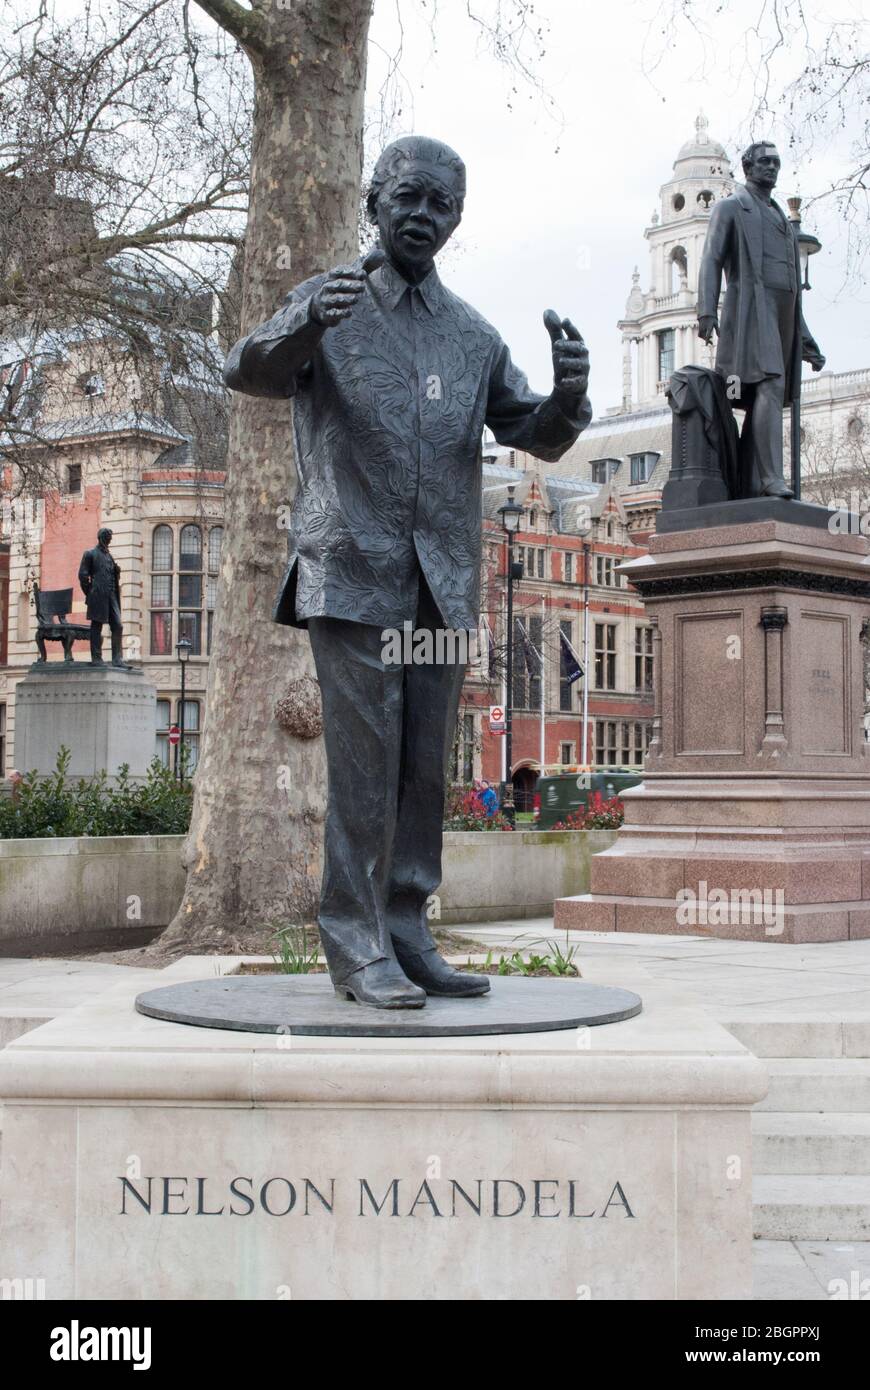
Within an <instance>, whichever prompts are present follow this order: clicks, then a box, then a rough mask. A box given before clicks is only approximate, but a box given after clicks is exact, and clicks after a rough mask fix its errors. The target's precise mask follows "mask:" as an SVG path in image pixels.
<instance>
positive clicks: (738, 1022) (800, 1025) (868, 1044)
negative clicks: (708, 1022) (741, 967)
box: [719, 1009, 870, 1058]
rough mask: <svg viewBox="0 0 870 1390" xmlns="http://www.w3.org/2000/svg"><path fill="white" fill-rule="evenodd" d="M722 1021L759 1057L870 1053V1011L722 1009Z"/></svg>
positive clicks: (863, 1055) (865, 1055)
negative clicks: (794, 1014)
mask: <svg viewBox="0 0 870 1390" xmlns="http://www.w3.org/2000/svg"><path fill="white" fill-rule="evenodd" d="M719 1022H720V1023H721V1024H722V1026H723V1027H724V1028H727V1029H728V1031H729V1033H733V1035H734V1037H735V1038H737V1039H738V1041H739V1042H742V1043H743V1045H744V1047H748V1048H749V1050H750V1052H754V1053H755V1055H756V1057H804V1058H811V1057H870V1014H866V1013H842V1014H838V1016H837V1017H833V1016H832V1015H831V1014H801V1015H800V1016H797V1017H794V1018H792V1017H789V1016H782V1015H780V1016H779V1017H777V1016H776V1015H772V1016H770V1017H768V1018H759V1017H758V1016H757V1014H755V1013H754V1012H752V1011H751V1010H747V1011H746V1013H745V1014H743V1015H742V1016H741V1011H740V1010H739V1009H731V1010H729V1011H728V1012H727V1013H720V1015H719Z"/></svg>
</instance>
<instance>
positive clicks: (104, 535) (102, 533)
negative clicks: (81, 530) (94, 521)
mask: <svg viewBox="0 0 870 1390" xmlns="http://www.w3.org/2000/svg"><path fill="white" fill-rule="evenodd" d="M111 539H112V533H111V531H110V530H109V528H108V526H101V527H100V529H99V531H98V532H97V540H98V541H99V543H100V545H108V544H109V541H110V540H111Z"/></svg>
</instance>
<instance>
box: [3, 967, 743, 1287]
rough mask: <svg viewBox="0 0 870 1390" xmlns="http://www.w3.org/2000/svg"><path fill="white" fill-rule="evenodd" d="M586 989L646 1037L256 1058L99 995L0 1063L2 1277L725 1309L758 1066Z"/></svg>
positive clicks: (122, 992)
mask: <svg viewBox="0 0 870 1390" xmlns="http://www.w3.org/2000/svg"><path fill="white" fill-rule="evenodd" d="M213 964H214V966H215V972H216V976H215V977H217V974H218V973H219V972H220V971H221V970H224V971H226V970H229V969H230V968H232V967H233V965H234V964H235V962H233V961H232V960H228V959H224V960H223V961H216V962H213ZM202 974H203V961H202V958H201V957H200V958H195V957H194V958H187V959H186V960H184V961H181V962H179V963H178V965H176V966H173V967H172V968H171V969H169V970H167V971H165V972H164V974H163V979H164V980H165V982H166V983H167V984H171V983H173V982H174V983H179V984H180V983H183V982H184V981H190V980H196V979H197V978H202ZM252 982H253V983H255V982H256V980H255V979H254V978H253V977H252ZM584 982H586V983H598V984H605V985H614V984H618V985H619V986H620V987H626V988H629V989H631V990H633V991H635V992H636V993H638V994H640V995H642V996H643V1001H644V1011H643V1012H642V1013H640V1014H638V1015H637V1016H636V1017H633V1018H630V1019H628V1020H626V1021H624V1022H620V1023H613V1024H608V1025H604V1026H601V1027H595V1028H588V1029H587V1028H581V1029H579V1030H578V1029H569V1030H562V1031H558V1032H545V1033H518V1034H512V1035H501V1036H495V1037H441V1038H376V1037H365V1038H360V1037H355V1038H342V1037H295V1036H291V1035H284V1036H280V1035H279V1036H275V1035H271V1036H269V1035H266V1034H262V1033H247V1032H228V1031H223V1030H220V1029H214V1028H193V1027H190V1026H187V1025H184V1024H180V1023H169V1022H160V1021H157V1020H155V1019H153V1018H148V1017H145V1016H143V1015H142V1014H140V1013H137V1012H136V1011H135V1009H134V999H135V996H136V994H137V993H138V990H139V988H141V986H137V985H136V984H134V983H122V984H120V985H118V986H116V987H115V988H114V989H112V990H111V991H108V992H107V993H106V994H104V995H101V996H100V997H99V998H98V999H97V1000H96V1001H94V1002H93V1003H91V1004H88V1005H84V1006H82V1007H81V1008H79V1009H76V1010H73V1011H71V1012H70V1013H68V1014H67V1015H66V1016H65V1017H63V1018H57V1019H55V1020H53V1021H52V1022H51V1023H48V1024H45V1025H44V1026H43V1027H40V1028H36V1029H34V1030H32V1031H31V1032H29V1033H27V1034H25V1035H24V1036H22V1037H20V1038H18V1039H16V1040H15V1041H14V1042H13V1043H12V1044H11V1045H10V1046H9V1047H7V1048H5V1049H3V1050H2V1051H0V1101H2V1104H3V1107H4V1121H3V1165H2V1175H0V1277H4V1276H11V1275H13V1274H18V1275H26V1276H27V1277H29V1278H32V1279H44V1280H45V1296H46V1298H47V1299H64V1298H76V1299H96V1298H113V1299H185V1300H190V1299H258V1300H259V1299H265V1300H283V1299H302V1300H310V1299H324V1300H369V1301H401V1300H421V1301H422V1300H426V1301H430V1300H433V1299H437V1300H439V1301H451V1300H523V1301H525V1300H539V1299H540V1300H548V1301H551V1300H554V1299H558V1300H568V1301H571V1302H574V1301H577V1300H581V1301H585V1300H588V1299H591V1300H596V1299H607V1298H616V1299H651V1298H664V1299H720V1298H748V1297H749V1296H750V1289H751V1270H750V1264H751V1251H752V1225H751V1220H752V1210H751V1171H750V1170H751V1161H750V1152H751V1144H750V1109H751V1107H752V1105H753V1104H754V1103H755V1102H757V1101H758V1100H760V1099H761V1098H762V1097H763V1095H764V1094H765V1091H766V1085H767V1081H766V1073H765V1070H764V1068H763V1066H762V1064H761V1063H760V1062H759V1061H758V1060H757V1059H756V1058H755V1057H753V1056H752V1055H751V1053H749V1052H748V1051H747V1050H746V1049H745V1048H744V1047H743V1046H742V1045H741V1044H740V1043H739V1042H738V1041H737V1040H736V1039H735V1038H734V1037H733V1036H732V1035H730V1034H729V1033H727V1032H725V1030H724V1029H723V1028H721V1027H720V1026H719V1025H718V1024H717V1023H715V1022H714V1021H713V1020H712V1019H710V1018H708V1017H707V1015H706V1014H705V1013H704V1011H703V1010H702V1008H701V1006H700V1004H699V1003H698V1001H695V1000H693V999H692V997H691V996H687V995H686V994H685V993H684V992H682V991H681V990H679V989H674V987H673V986H671V985H669V984H666V983H662V982H660V981H657V980H653V979H650V978H648V977H647V976H646V975H644V974H643V973H642V972H641V971H639V970H638V969H637V967H636V966H635V967H628V968H626V967H623V965H622V963H621V962H620V964H619V967H617V966H616V965H615V964H614V963H613V962H611V966H610V969H605V968H603V967H602V966H600V965H597V966H596V967H595V968H591V969H587V968H584ZM517 983H521V982H517ZM530 983H535V982H530ZM553 988H555V989H557V990H559V991H563V992H564V991H565V990H567V989H570V982H566V981H555V982H553Z"/></svg>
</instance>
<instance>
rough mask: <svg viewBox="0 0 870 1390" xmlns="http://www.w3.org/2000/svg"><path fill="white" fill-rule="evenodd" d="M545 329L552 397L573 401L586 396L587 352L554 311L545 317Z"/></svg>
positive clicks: (564, 321) (571, 326)
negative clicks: (550, 356)
mask: <svg viewBox="0 0 870 1390" xmlns="http://www.w3.org/2000/svg"><path fill="white" fill-rule="evenodd" d="M544 327H545V328H546V330H547V332H548V333H549V335H550V341H551V343H552V345H553V394H554V395H557V396H562V397H564V398H565V399H566V400H567V399H569V398H570V400H571V401H572V402H573V401H575V400H577V399H578V398H579V397H580V396H585V395H586V390H587V387H588V385H589V352H588V350H587V347H586V344H585V343H584V341H583V339H582V338H581V336H580V334H579V333H578V331H577V329H576V328H575V327H574V325H573V323H572V322H571V320H570V319H560V318H559V315H558V314H557V313H556V311H555V309H548V310H547V311H546V313H545V314H544Z"/></svg>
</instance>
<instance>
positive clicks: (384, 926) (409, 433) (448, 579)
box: [224, 136, 592, 1009]
mask: <svg viewBox="0 0 870 1390" xmlns="http://www.w3.org/2000/svg"><path fill="white" fill-rule="evenodd" d="M464 199H465V165H464V164H463V162H462V160H461V159H460V158H459V156H458V155H457V154H456V153H455V152H454V151H453V150H451V149H450V148H449V147H448V146H447V145H444V144H442V143H441V142H440V141H438V140H430V139H425V138H423V137H417V136H409V137H406V138H404V139H402V140H397V141H396V142H395V143H394V144H392V145H390V146H389V147H388V148H387V149H386V150H384V152H383V154H382V155H381V157H380V159H379V160H378V162H377V165H376V167H375V171H374V177H373V180H372V185H371V188H370V190H369V195H368V200H367V209H368V214H369V218H370V219H371V221H372V223H373V224H375V225H376V226H377V229H378V235H379V242H380V248H379V251H378V253H377V255H370V256H368V257H366V258H365V259H363V260H361V261H357V262H356V263H354V264H352V265H344V266H337V267H336V268H335V269H333V270H330V271H328V272H327V273H325V274H323V273H321V274H319V275H315V276H313V277H312V278H311V279H310V280H307V281H305V282H304V283H303V284H301V285H297V287H296V288H295V289H294V290H292V291H291V293H290V294H289V295H288V296H287V299H286V300H285V302H284V304H283V305H282V307H281V308H280V309H279V310H278V312H277V313H276V314H275V315H274V317H273V318H271V319H270V320H269V321H268V322H267V323H264V324H261V325H260V326H259V327H258V328H255V329H254V331H253V332H252V333H250V334H249V335H248V336H247V337H246V338H243V339H242V340H241V341H240V342H238V343H237V344H236V345H235V347H234V348H233V349H232V351H231V352H230V354H229V357H228V359H227V364H226V368H225V372H224V377H225V380H226V383H227V385H228V386H229V387H230V388H231V389H232V390H234V391H246V392H248V393H249V394H251V395H255V396H276V397H278V398H281V397H283V398H285V399H289V398H291V397H292V398H293V401H294V409H293V429H294V433H295V445H296V462H297V466H298V474H299V488H298V492H297V495H296V498H295V501H294V506H293V516H292V529H291V532H290V537H289V542H290V544H289V556H288V564H287V571H286V574H285V576H284V580H283V583H282V585H281V590H280V594H279V597H278V602H277V606H276V612H275V617H276V620H277V621H278V622H279V623H286V624H288V625H290V626H294V627H307V629H308V633H309V636H310V639H311V645H312V649H313V653H314V661H315V665H316V668H317V677H318V681H319V683H320V690H321V695H322V700H323V719H324V740H325V743H326V757H327V766H328V773H329V795H328V805H327V816H326V842H325V853H324V872H323V884H322V889H321V897H320V914H319V924H320V936H321V940H322V942H323V946H324V951H325V953H326V959H327V963H328V965H329V971H330V974H331V976H332V980H333V983H334V985H335V987H336V989H337V990H338V991H339V992H340V993H341V994H342V995H345V996H348V997H350V998H353V999H355V1000H357V1002H358V1003H361V1004H369V1005H373V1006H375V1007H376V1008H382V1009H396V1008H398V1009H401V1008H420V1007H421V1006H422V1005H424V1004H425V1003H426V998H427V995H430V994H434V995H453V996H457V995H465V996H468V995H482V994H484V993H485V992H486V991H487V990H488V989H489V980H488V978H487V977H486V976H482V977H481V976H473V975H467V974H464V973H462V972H460V971H457V970H454V969H453V968H452V967H451V966H449V965H448V964H447V962H446V961H444V960H442V958H441V956H440V955H439V953H438V950H437V948H436V943H435V941H434V939H433V937H432V934H431V932H430V930H429V926H428V921H427V901H428V899H429V895H430V894H431V893H433V892H434V890H435V889H436V888H437V886H438V884H439V883H440V881H441V831H442V817H443V808H444V784H445V774H446V764H447V759H448V755H449V752H450V748H451V745H452V742H453V734H454V730H455V727H456V716H457V706H458V703H459V696H460V691H461V688H462V679H463V675H464V665H462V664H460V663H459V662H457V661H452V662H451V660H450V659H446V660H444V661H439V660H437V659H436V660H434V661H432V662H431V663H425V664H419V665H418V664H409V665H396V664H395V663H394V662H392V661H391V660H389V659H387V658H386V656H385V655H384V641H385V637H386V636H387V635H388V634H389V633H390V632H393V633H395V632H401V631H402V629H403V625H404V624H405V623H409V624H411V625H413V627H414V629H415V630H416V631H417V632H423V633H424V635H425V634H429V633H432V634H435V633H437V632H438V631H439V630H453V631H455V632H457V631H463V630H464V631H465V632H472V631H474V629H475V628H476V626H477V621H478V613H479V607H480V570H481V545H482V542H481V529H482V510H481V504H482V459H481V440H482V437H483V429H484V426H485V425H486V426H488V427H489V429H491V430H492V432H493V434H494V435H495V437H496V439H497V440H498V441H499V442H500V443H501V444H506V445H509V446H510V447H511V448H515V449H524V450H527V451H528V452H529V453H531V454H534V455H535V456H536V457H537V458H541V459H544V460H546V461H550V462H552V461H555V460H556V459H558V458H560V457H561V455H562V454H564V452H565V450H566V449H568V448H569V447H570V446H571V445H572V444H573V443H574V440H575V439H576V438H577V436H578V434H579V433H580V431H581V430H583V429H585V428H586V426H587V425H588V423H589V421H590V420H591V418H592V407H591V405H590V403H589V398H588V396H587V394H586V386H587V380H588V375H589V357H588V353H587V351H586V347H585V345H584V343H583V341H582V339H581V337H580V334H579V333H578V332H577V329H576V328H575V327H574V325H573V324H572V323H571V322H570V320H568V319H561V318H560V317H559V315H558V314H556V313H555V312H554V311H552V310H548V311H547V313H546V315H545V317H544V324H545V327H546V330H547V333H548V334H549V337H550V340H551V344H552V359H553V387H552V390H551V391H550V392H549V394H548V395H538V394H537V393H536V392H534V391H532V390H531V389H530V387H529V384H528V382H527V380H526V378H525V376H524V375H523V373H522V372H521V371H520V370H519V369H518V368H517V367H516V366H515V365H514V363H513V361H512V360H511V356H510V353H509V352H508V349H507V347H506V346H505V344H504V342H503V341H502V339H501V337H500V336H499V334H498V333H497V332H496V330H495V329H494V328H493V327H492V325H491V324H489V323H487V321H486V319H484V318H483V317H482V315H480V314H479V313H478V312H477V311H476V310H475V309H474V308H472V306H471V305H470V304H466V303H465V302H464V301H463V300H461V299H459V298H458V296H457V295H455V294H453V293H452V292H451V291H450V290H449V289H448V288H447V286H446V285H444V284H443V283H442V281H441V279H440V277H439V275H438V272H437V270H436V269H435V257H436V256H437V255H438V252H439V251H440V250H441V249H442V247H443V246H444V245H445V243H446V242H447V240H448V238H449V237H450V236H451V235H452V233H453V232H454V231H455V230H456V228H457V227H458V225H459V222H460V219H461V217H462V208H463V202H464ZM287 424H288V431H289V428H290V412H289V410H288V412H287Z"/></svg>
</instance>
